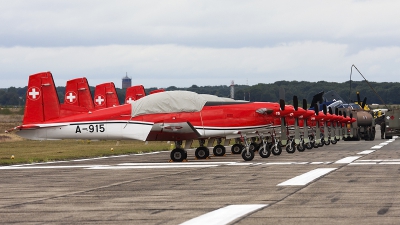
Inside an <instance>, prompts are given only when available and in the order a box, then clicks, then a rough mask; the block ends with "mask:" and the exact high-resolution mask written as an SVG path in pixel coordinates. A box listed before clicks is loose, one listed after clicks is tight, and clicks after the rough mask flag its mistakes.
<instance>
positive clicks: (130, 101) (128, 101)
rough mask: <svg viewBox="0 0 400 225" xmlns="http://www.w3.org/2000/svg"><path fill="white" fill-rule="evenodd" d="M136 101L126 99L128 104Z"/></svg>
mask: <svg viewBox="0 0 400 225" xmlns="http://www.w3.org/2000/svg"><path fill="white" fill-rule="evenodd" d="M134 101H135V100H133V99H132V98H131V97H129V98H128V99H126V103H127V104H131V103H132V102H134Z"/></svg>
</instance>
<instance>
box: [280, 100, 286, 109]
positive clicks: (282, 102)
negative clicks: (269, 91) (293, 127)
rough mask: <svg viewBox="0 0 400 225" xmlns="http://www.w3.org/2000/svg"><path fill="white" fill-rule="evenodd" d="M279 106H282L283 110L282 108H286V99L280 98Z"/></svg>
mask: <svg viewBox="0 0 400 225" xmlns="http://www.w3.org/2000/svg"><path fill="white" fill-rule="evenodd" d="M279 106H280V107H281V110H282V111H283V110H285V100H283V99H280V100H279Z"/></svg>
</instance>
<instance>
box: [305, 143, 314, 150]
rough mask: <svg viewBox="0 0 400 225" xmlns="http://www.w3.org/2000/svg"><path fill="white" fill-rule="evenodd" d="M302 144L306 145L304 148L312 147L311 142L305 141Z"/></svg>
mask: <svg viewBox="0 0 400 225" xmlns="http://www.w3.org/2000/svg"><path fill="white" fill-rule="evenodd" d="M304 146H305V147H306V149H312V148H313V144H312V143H311V142H307V143H305V144H304Z"/></svg>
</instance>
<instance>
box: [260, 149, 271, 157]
mask: <svg viewBox="0 0 400 225" xmlns="http://www.w3.org/2000/svg"><path fill="white" fill-rule="evenodd" d="M258 154H260V156H261V158H268V157H269V156H270V155H271V150H270V149H268V147H267V149H264V146H261V147H260V149H258Z"/></svg>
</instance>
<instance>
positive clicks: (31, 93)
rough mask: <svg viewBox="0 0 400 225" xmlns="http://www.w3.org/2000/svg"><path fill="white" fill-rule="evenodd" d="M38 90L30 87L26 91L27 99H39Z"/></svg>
mask: <svg viewBox="0 0 400 225" xmlns="http://www.w3.org/2000/svg"><path fill="white" fill-rule="evenodd" d="M39 90H40V89H39V88H37V87H31V88H29V89H28V98H29V99H30V100H38V99H39V97H40V92H39Z"/></svg>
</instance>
